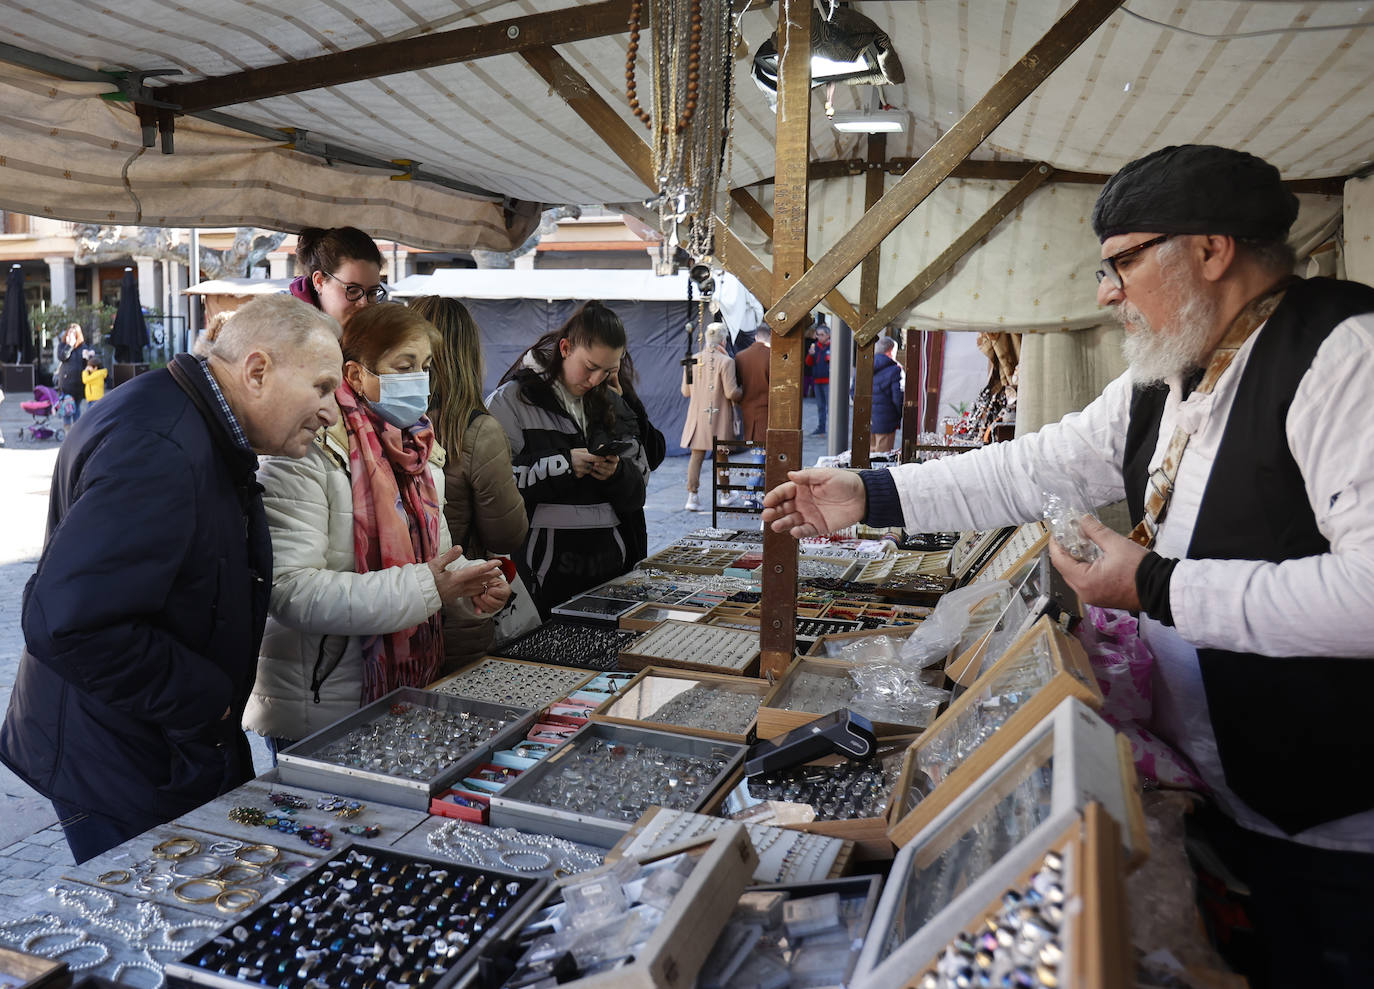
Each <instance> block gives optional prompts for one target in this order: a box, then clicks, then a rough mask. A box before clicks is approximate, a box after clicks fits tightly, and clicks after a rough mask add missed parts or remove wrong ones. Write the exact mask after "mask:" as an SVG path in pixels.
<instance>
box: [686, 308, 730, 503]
mask: <svg viewBox="0 0 1374 989" xmlns="http://www.w3.org/2000/svg"><path fill="white" fill-rule="evenodd" d="M724 340H725V324H723V323H712V324H711V325H710V326H708V327H706V346H705V347H704V348H703V349H702V350H700V351H699V352H697V353H696V354H694V355H693V357H694V358H695V360H696V363H695V364H694V365H692V383H691V384H688V383H687V369H686V368H685V367H684V368H683V369H682V395H683V397H684V398H690V399H691V404H690V405H689V406H688V408H687V421H686V422H685V423H683V426H682V441H681V443H680V444H679V445H680V446H685V447H687V449H689V450H691V451H692V453H691V457H690V458H689V459H688V461H687V511H689V512H699V511H701V502H700V501H699V500H698V499H697V488H698V486H699V485H700V483H701V463H702V461H703V460H705V459H706V453H707V451H708V450H711V449H713V448H714V447H715V443H716V440H732V439H734V438H735V403H736V402H738V401H739V400H740V397H741V396H743V394H744V392H743V391H742V390H741V389H740V386H739V381H738V380H737V379H736V377H735V362H734V360H732V359H731V358H730V357H729V355H727V354H726V353H725V346H724V342H723V341H724Z"/></svg>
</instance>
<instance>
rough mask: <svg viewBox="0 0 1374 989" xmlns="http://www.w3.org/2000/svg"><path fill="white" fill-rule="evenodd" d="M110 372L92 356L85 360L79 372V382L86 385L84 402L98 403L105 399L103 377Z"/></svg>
mask: <svg viewBox="0 0 1374 989" xmlns="http://www.w3.org/2000/svg"><path fill="white" fill-rule="evenodd" d="M109 373H110V372H109V371H107V370H105V368H104V367H103V366H102V365H101V363H100V358H99V357H96V356H95V355H94V354H93V355H91V356H90V357H87V358H86V367H85V368H84V369H83V370H82V371H81V381H82V382H83V383H84V384H85V385H86V401H88V402H98V401H100V400H101V399H102V398H104V397H105V376H106V375H107V374H109Z"/></svg>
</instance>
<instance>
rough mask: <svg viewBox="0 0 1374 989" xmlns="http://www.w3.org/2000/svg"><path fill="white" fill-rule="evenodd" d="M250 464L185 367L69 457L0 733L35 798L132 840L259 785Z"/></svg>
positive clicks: (266, 549) (127, 401)
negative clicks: (253, 781) (95, 818)
mask: <svg viewBox="0 0 1374 989" xmlns="http://www.w3.org/2000/svg"><path fill="white" fill-rule="evenodd" d="M256 468H257V457H256V456H255V455H254V454H253V453H252V452H250V451H248V450H246V449H244V448H242V447H239V446H236V445H235V444H234V441H233V439H232V437H231V434H230V432H229V428H228V424H227V420H226V419H225V418H224V414H223V412H222V410H221V409H220V407H219V404H218V402H217V401H216V399H215V397H214V393H213V391H211V389H210V385H209V382H208V381H207V380H206V379H205V374H204V372H203V371H202V370H201V368H200V366H199V364H198V362H197V361H196V360H195V358H192V357H189V356H187V355H180V356H178V357H177V358H175V360H174V364H173V368H172V369H171V370H170V371H169V370H161V371H154V372H152V373H149V374H145V375H141V376H140V377H137V378H135V379H134V380H133V381H130V382H127V383H126V384H123V385H121V386H120V387H119V388H117V389H115V390H114V391H112V392H111V393H110V395H109V396H108V397H107V398H106V399H104V400H103V401H101V402H97V403H95V404H94V405H93V406H92V408H91V411H90V413H89V414H87V415H84V416H82V417H81V422H80V423H79V424H78V425H77V426H76V427H75V428H74V429H73V430H72V432H71V434H70V435H69V436H68V438H67V441H66V442H65V443H63V444H62V450H61V453H60V454H59V455H58V459H57V468H56V470H55V471H54V473H53V483H52V495H51V501H50V505H49V510H48V532H47V539H46V542H45V544H44V547H43V555H42V558H41V559H40V560H39V562H38V569H37V571H36V572H35V573H34V575H33V577H32V578H31V579H30V580H29V583H28V586H27V587H26V588H25V589H24V604H23V628H24V641H25V646H26V648H25V653H24V655H23V657H22V659H21V661H20V665H19V673H18V676H17V677H16V679H15V684H14V691H13V693H12V694H11V696H10V706H9V711H8V713H7V714H6V716H5V721H4V725H3V726H0V759H3V760H4V762H5V764H6V765H7V766H9V767H10V768H11V769H12V770H14V772H15V773H17V774H18V775H19V776H20V777H21V778H22V779H24V780H25V781H26V782H27V783H28V784H29V785H30V786H32V787H33V788H34V789H36V790H38V791H39V792H40V793H42V794H44V795H45V796H47V797H49V798H51V799H55V800H59V801H61V802H63V803H67V804H71V805H74V806H76V807H80V808H83V809H86V810H90V811H95V812H96V813H99V814H103V815H105V816H107V817H112V818H114V819H115V820H117V821H120V822H123V823H125V824H127V825H129V826H130V828H131V829H135V828H136V829H137V830H132V832H131V833H138V832H139V831H142V830H145V829H146V828H148V827H152V826H154V825H156V824H159V823H162V822H165V821H168V820H170V819H172V818H174V817H177V816H179V815H181V814H184V813H185V812H187V811H189V810H191V809H193V808H195V807H197V806H199V805H200V804H202V803H204V802H205V801H207V800H210V799H212V798H213V797H215V796H217V795H218V794H220V793H223V792H225V791H226V790H229V789H232V788H233V787H235V786H238V785H239V784H240V783H242V782H244V781H245V780H247V779H249V778H251V777H252V775H253V773H252V757H251V754H250V752H249V750H248V744H247V740H246V739H245V738H244V735H243V732H242V730H241V729H240V727H239V723H240V720H241V718H242V715H243V709H244V706H245V705H246V703H247V700H248V694H249V691H250V690H251V688H252V685H253V678H254V674H255V672H256V669H257V657H258V645H259V643H260V642H261V640H262V630H263V624H264V622H265V620H266V615H267V600H268V593H269V591H270V587H269V584H268V581H267V580H265V579H264V578H265V577H269V578H270V575H271V573H272V545H271V539H270V536H269V535H268V530H267V522H266V518H265V516H264V514H263V508H262V497H261V491H262V489H261V488H259V487H258V485H257V481H256V479H255V476H254V474H255V470H256ZM226 710H228V712H229V715H228V717H227V718H226V717H224V714H225V712H226Z"/></svg>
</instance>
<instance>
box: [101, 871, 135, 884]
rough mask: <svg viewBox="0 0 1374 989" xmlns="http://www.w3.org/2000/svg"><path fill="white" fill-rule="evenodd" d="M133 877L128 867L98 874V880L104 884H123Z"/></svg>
mask: <svg viewBox="0 0 1374 989" xmlns="http://www.w3.org/2000/svg"><path fill="white" fill-rule="evenodd" d="M132 878H133V876H131V875H130V874H129V870H128V869H111V870H110V871H109V872H106V873H102V874H101V875H100V876H98V877H97V878H96V882H98V883H100V884H101V885H102V886H123V885H124V884H125V883H127V882H128V881H129V880H130V879H132Z"/></svg>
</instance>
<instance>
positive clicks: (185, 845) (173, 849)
mask: <svg viewBox="0 0 1374 989" xmlns="http://www.w3.org/2000/svg"><path fill="white" fill-rule="evenodd" d="M199 851H200V842H198V841H196V839H194V838H189V837H185V836H183V837H179V838H168V839H167V840H166V841H164V842H162V843H161V844H158V845H154V846H153V854H154V855H156V856H157V857H158V858H161V859H184V858H186V857H187V856H188V855H194V854H196V853H197V852H199Z"/></svg>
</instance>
